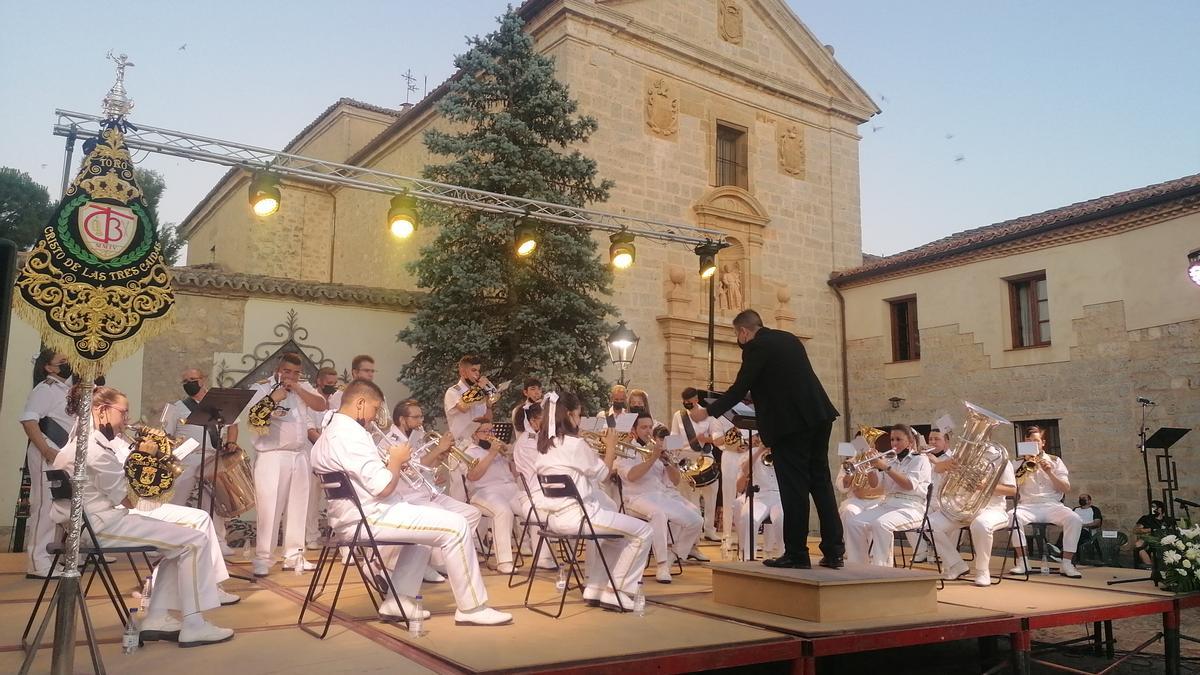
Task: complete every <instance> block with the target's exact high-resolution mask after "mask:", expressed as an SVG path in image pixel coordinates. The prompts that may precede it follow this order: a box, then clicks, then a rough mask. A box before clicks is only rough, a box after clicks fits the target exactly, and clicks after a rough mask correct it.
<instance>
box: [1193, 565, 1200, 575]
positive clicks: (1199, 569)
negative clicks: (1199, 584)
mask: <svg viewBox="0 0 1200 675" xmlns="http://www.w3.org/2000/svg"><path fill="white" fill-rule="evenodd" d="M1193 571H1194V572H1195V573H1196V577H1197V578H1200V567H1197V568H1196V569H1195V570H1193Z"/></svg>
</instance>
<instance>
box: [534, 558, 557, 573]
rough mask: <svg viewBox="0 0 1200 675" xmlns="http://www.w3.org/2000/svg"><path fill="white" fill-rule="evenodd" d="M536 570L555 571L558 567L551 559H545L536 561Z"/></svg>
mask: <svg viewBox="0 0 1200 675" xmlns="http://www.w3.org/2000/svg"><path fill="white" fill-rule="evenodd" d="M537 568H538V569H539V570H556V569H558V565H555V564H554V559H553V558H546V559H545V560H539V561H538V564H537Z"/></svg>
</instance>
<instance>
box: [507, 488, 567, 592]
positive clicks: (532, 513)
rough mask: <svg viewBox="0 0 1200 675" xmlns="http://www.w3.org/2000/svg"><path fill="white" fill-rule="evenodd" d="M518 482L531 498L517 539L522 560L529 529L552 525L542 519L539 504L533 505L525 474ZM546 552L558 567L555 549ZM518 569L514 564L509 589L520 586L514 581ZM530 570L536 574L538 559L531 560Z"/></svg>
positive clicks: (518, 554)
mask: <svg viewBox="0 0 1200 675" xmlns="http://www.w3.org/2000/svg"><path fill="white" fill-rule="evenodd" d="M517 480H519V481H521V489H522V490H525V496H526V497H528V498H529V511H528V512H526V514H525V518H524V519H522V520H521V536H519V537H517V548H516V549H515V550H516V552H517V556H518V559H522V558H523V556H521V547H522V546H524V545H525V535H527V534H529V528H530V527H537V528H538V529H539V530H545V529H546V528H547V527H549V526H550V524H549V523H548V522H546V519H545V518H542V516H541V514H539V513H538V510H537V504H534V503H533V492H532V491H531V490H530V489H529V483H528V482H526V481H525V474H518V475H517ZM546 550H547V551H549V552H550V558H551V559H553V560H554V565H555V566H558V564H559V563H558V557H557V556H555V555H554V549H553V548H551V547H546ZM517 567H518V566H517V565H516V564H515V563H514V564H513V569H512V572H509V573H508V587H509V588H513V587H515V586H516V585H518V584H520V581H518V582H517V583H516V584H514V583H513V579H515V578H517ZM529 569H530V571H531V572H536V570H537V558H533V559H531V560H530V562H529Z"/></svg>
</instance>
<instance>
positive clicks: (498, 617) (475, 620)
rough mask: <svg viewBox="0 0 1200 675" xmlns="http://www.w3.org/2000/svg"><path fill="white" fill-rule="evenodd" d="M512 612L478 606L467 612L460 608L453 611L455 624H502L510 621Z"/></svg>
mask: <svg viewBox="0 0 1200 675" xmlns="http://www.w3.org/2000/svg"><path fill="white" fill-rule="evenodd" d="M512 620H513V618H512V614H507V613H505V612H499V611H496V610H494V609H492V608H491V607H480V608H478V609H473V610H471V611H469V612H464V611H462V610H461V609H459V610H455V612H454V625H455V626H503V625H505V624H509V623H512Z"/></svg>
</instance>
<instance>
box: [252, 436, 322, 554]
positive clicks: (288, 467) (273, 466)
mask: <svg viewBox="0 0 1200 675" xmlns="http://www.w3.org/2000/svg"><path fill="white" fill-rule="evenodd" d="M311 476H312V471H311V469H310V465H309V462H308V453H307V452H294V451H290V450H274V451H270V452H260V453H258V459H257V460H255V462H254V496H255V498H256V499H257V503H256V504H255V510H256V511H257V512H258V535H257V537H258V538H257V541H256V547H255V558H256V559H258V560H262V561H264V562H266V563H267V564H268V565H269V564H271V562H272V557H271V554H272V551H273V550H274V548H275V536H276V533H277V532H278V531H279V521H280V519H281V518H282V517H283V514H284V512H285V511H286V512H287V520H286V522H285V523H284V526H283V556H284V559H285V560H288V559H291V558H293V557H296V556H299V555H303V553H304V523H305V521H306V520H307V519H308V491H309V487H310V486H311V485H312V480H311V479H310V477H311Z"/></svg>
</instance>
